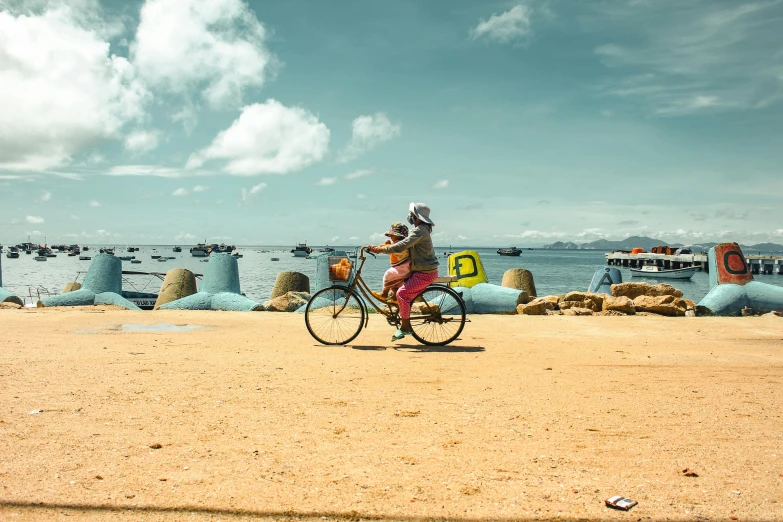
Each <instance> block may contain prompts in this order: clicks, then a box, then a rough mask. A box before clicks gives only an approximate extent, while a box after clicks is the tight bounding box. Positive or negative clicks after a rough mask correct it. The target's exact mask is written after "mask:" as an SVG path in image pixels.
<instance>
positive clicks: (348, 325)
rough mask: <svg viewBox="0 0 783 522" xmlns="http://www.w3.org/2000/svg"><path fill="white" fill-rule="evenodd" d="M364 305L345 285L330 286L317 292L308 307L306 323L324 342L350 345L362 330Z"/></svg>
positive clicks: (316, 336) (318, 338) (322, 342)
mask: <svg viewBox="0 0 783 522" xmlns="http://www.w3.org/2000/svg"><path fill="white" fill-rule="evenodd" d="M365 314H366V312H365V309H364V304H363V303H362V302H361V300H360V299H359V298H358V296H357V295H356V294H355V293H353V292H351V291H349V290H348V288H347V287H344V286H339V285H335V286H330V287H329V288H324V289H323V290H321V291H320V292H317V293H316V294H315V295H314V296H313V297H311V298H310V301H308V303H307V307H306V308H305V325H306V326H307V331H308V332H310V335H312V336H313V338H314V339H315V340H316V341H318V342H319V343H321V344H347V343H349V342H351V341H353V340H354V339H355V338H356V336H357V335H359V332H360V331H361V330H362V326H363V325H364V318H365Z"/></svg>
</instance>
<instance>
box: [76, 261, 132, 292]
mask: <svg viewBox="0 0 783 522" xmlns="http://www.w3.org/2000/svg"><path fill="white" fill-rule="evenodd" d="M82 288H87V289H89V290H92V291H93V292H95V293H96V294H102V293H104V292H114V293H115V294H119V293H120V292H122V261H120V258H118V257H114V256H110V255H109V254H101V253H99V254H96V255H95V256H94V257H93V258H92V262H91V263H90V268H88V269H87V275H86V276H85V277H84V282H83V283H82Z"/></svg>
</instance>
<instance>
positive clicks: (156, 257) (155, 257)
mask: <svg viewBox="0 0 783 522" xmlns="http://www.w3.org/2000/svg"><path fill="white" fill-rule="evenodd" d="M151 257H152V259H160V256H159V255H157V254H156V255H154V256H151Z"/></svg>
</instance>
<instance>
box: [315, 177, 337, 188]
mask: <svg viewBox="0 0 783 522" xmlns="http://www.w3.org/2000/svg"><path fill="white" fill-rule="evenodd" d="M335 183H337V178H321V179H319V180H318V181H317V182H316V185H318V186H319V187H328V186H329V185H334V184H335Z"/></svg>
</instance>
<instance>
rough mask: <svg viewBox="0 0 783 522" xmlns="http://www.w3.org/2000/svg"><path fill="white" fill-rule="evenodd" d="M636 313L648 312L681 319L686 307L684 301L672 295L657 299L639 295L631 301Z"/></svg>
mask: <svg viewBox="0 0 783 522" xmlns="http://www.w3.org/2000/svg"><path fill="white" fill-rule="evenodd" d="M633 304H634V307H635V308H636V311H637V312H650V313H653V314H660V315H667V316H670V317H682V316H684V315H685V310H686V309H687V305H686V304H685V300H684V299H679V298H677V297H674V296H673V295H661V296H657V297H653V296H649V295H640V296H639V297H637V298H636V299H634V300H633Z"/></svg>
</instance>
